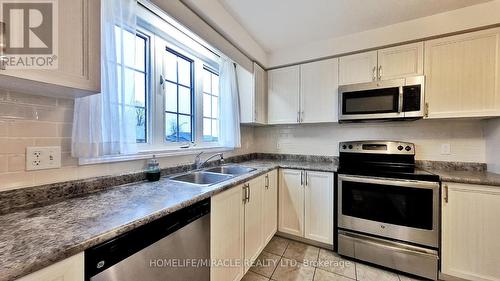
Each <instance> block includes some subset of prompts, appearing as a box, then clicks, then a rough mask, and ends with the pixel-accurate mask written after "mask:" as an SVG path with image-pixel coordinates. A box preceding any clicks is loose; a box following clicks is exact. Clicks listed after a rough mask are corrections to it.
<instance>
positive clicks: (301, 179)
mask: <svg viewBox="0 0 500 281" xmlns="http://www.w3.org/2000/svg"><path fill="white" fill-rule="evenodd" d="M300 185H304V171H300Z"/></svg>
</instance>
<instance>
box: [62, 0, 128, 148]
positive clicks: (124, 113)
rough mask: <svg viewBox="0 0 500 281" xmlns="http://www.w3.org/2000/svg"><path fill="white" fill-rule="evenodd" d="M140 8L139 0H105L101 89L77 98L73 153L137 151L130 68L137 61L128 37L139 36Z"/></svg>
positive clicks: (102, 8) (102, 20) (102, 2)
mask: <svg viewBox="0 0 500 281" xmlns="http://www.w3.org/2000/svg"><path fill="white" fill-rule="evenodd" d="M136 9H137V1H136V0H105V1H101V93H100V94H97V95H93V96H88V97H84V98H78V99H76V100H75V112H74V117H73V134H72V146H71V151H72V155H73V157H80V158H90V157H98V156H103V155H114V154H130V153H134V152H136V115H135V114H136V113H135V108H134V107H133V106H132V105H134V100H135V93H134V76H133V73H132V72H131V71H130V70H127V68H126V65H127V64H128V63H130V62H131V63H132V64H133V62H134V61H135V49H134V48H135V44H132V45H130V44H126V42H129V41H130V40H126V39H127V38H128V39H130V36H133V40H135V34H136ZM132 42H135V41H132ZM125 48H126V49H127V52H126V53H127V55H125V52H124V50H125ZM131 49H132V50H131ZM128 54H131V55H128ZM123 78H124V79H123Z"/></svg>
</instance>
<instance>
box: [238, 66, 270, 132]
mask: <svg viewBox="0 0 500 281" xmlns="http://www.w3.org/2000/svg"><path fill="white" fill-rule="evenodd" d="M236 75H237V77H238V91H239V94H240V109H241V112H240V118H241V120H240V121H241V123H247V124H266V123H267V75H266V72H265V70H264V69H262V67H260V66H259V65H258V64H256V63H254V65H253V73H251V72H249V71H247V70H246V69H245V68H243V67H241V66H239V65H236Z"/></svg>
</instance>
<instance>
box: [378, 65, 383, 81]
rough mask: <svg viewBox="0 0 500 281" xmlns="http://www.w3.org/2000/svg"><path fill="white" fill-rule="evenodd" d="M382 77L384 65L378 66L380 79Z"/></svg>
mask: <svg viewBox="0 0 500 281" xmlns="http://www.w3.org/2000/svg"><path fill="white" fill-rule="evenodd" d="M380 79H382V66H381V65H379V66H378V80H380Z"/></svg>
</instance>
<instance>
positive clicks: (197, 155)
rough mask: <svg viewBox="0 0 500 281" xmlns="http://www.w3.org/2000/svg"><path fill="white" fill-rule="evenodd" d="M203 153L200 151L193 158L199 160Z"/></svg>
mask: <svg viewBox="0 0 500 281" xmlns="http://www.w3.org/2000/svg"><path fill="white" fill-rule="evenodd" d="M203 153H204V151H202V152H200V153H198V154H196V156H195V157H194V158H200V156H201V155H202V154H203Z"/></svg>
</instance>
